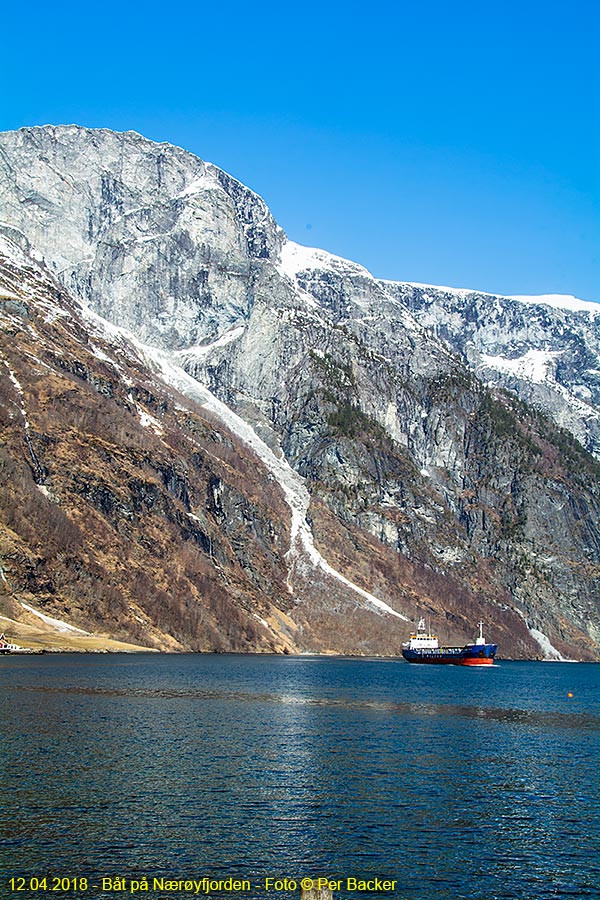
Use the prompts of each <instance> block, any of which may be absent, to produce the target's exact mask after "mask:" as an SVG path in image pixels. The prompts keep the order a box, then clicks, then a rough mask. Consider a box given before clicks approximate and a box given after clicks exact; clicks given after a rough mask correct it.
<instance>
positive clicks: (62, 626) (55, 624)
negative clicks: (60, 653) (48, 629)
mask: <svg viewBox="0 0 600 900" xmlns="http://www.w3.org/2000/svg"><path fill="white" fill-rule="evenodd" d="M21 606H22V607H23V609H26V610H28V611H29V612H30V613H33V615H34V616H37V617H38V619H41V620H42V622H45V623H46V625H51V626H52V628H55V629H56V630H57V631H61V632H67V631H68V632H71V633H75V634H90V633H91V632H89V631H84V630H83V628H76V627H75V625H69V624H68V623H67V622H63V621H62V620H61V619H53V618H52V616H47V615H46V614H45V613H41V612H40V611H39V610H37V609H34V608H33V606H30V605H29V604H28V603H24V602H23V601H22V600H21Z"/></svg>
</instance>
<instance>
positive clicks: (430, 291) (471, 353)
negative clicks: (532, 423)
mask: <svg viewBox="0 0 600 900" xmlns="http://www.w3.org/2000/svg"><path fill="white" fill-rule="evenodd" d="M386 287H387V289H388V290H389V291H390V292H392V293H393V294H394V296H396V297H397V298H398V299H399V300H400V301H401V302H402V303H404V304H405V305H406V306H407V307H408V308H409V309H410V310H411V312H412V313H413V314H414V315H415V316H416V318H417V319H418V320H419V322H420V323H421V324H423V325H425V326H426V327H427V328H429V329H431V330H432V332H433V333H434V334H436V335H437V336H439V337H440V338H442V339H443V340H444V341H445V342H447V343H448V344H449V345H450V346H451V347H452V348H453V349H455V350H456V352H457V353H459V354H460V356H461V358H462V359H463V360H464V361H465V362H466V363H467V364H468V365H469V366H470V367H471V368H472V369H473V370H474V371H475V372H476V373H477V375H478V376H479V377H480V378H481V379H482V380H483V381H484V382H486V383H488V384H493V385H497V386H501V387H505V388H508V389H509V390H511V391H513V392H514V393H516V394H517V396H519V397H521V399H523V400H525V401H526V402H527V403H530V404H531V405H533V406H534V407H535V408H537V409H541V410H543V411H544V412H545V413H546V414H547V415H548V416H549V417H550V418H552V419H553V420H554V421H555V422H556V423H557V424H558V425H561V426H563V427H564V428H567V429H568V430H569V431H570V432H571V433H572V434H573V435H574V436H575V437H576V438H577V439H578V440H579V441H580V442H581V443H582V444H583V446H584V447H586V448H587V449H588V450H589V451H590V452H591V453H593V454H594V455H595V456H597V457H598V456H600V368H599V360H600V305H599V304H596V303H586V302H584V301H581V300H577V299H576V298H575V297H561V296H552V295H551V296H546V297H544V296H541V297H498V296H493V295H490V294H482V293H478V292H477V291H466V290H453V289H450V288H435V287H429V286H424V285H405V284H389V283H386Z"/></svg>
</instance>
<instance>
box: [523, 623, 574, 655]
mask: <svg viewBox="0 0 600 900" xmlns="http://www.w3.org/2000/svg"><path fill="white" fill-rule="evenodd" d="M529 633H530V635H531V636H532V637H533V638H535V640H536V641H537V642H538V644H539V645H540V647H541V648H542V652H543V654H544V659H553V660H556V661H557V662H568V661H569V660H567V659H565V657H564V656H563V655H562V653H560V651H559V650H557V649H556V647H554V646H553V645H552V644H551V643H550V640H549V639H548V638H547V637H546V635H545V634H544V633H543V632H542V631H538V629H537V628H530V629H529Z"/></svg>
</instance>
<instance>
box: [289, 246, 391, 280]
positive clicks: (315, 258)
mask: <svg viewBox="0 0 600 900" xmlns="http://www.w3.org/2000/svg"><path fill="white" fill-rule="evenodd" d="M276 268H277V271H278V272H279V274H280V275H287V276H288V278H291V279H292V280H293V279H295V278H296V275H297V274H298V272H306V271H310V270H311V269H326V270H327V271H329V272H337V273H338V274H340V275H343V274H348V273H351V274H353V275H366V276H367V277H368V278H372V277H373V276H372V275H371V273H370V272H369V271H368V270H367V269H365V268H364V267H363V266H359V265H358V263H355V262H352V261H351V260H349V259H344V258H343V257H341V256H335V255H334V254H333V253H328V252H327V251H326V250H319V249H318V248H317V247H304V246H303V245H302V244H296V243H295V242H294V241H286V243H285V244H284V245H283V247H282V248H281V256H280V259H279V262H278V264H277V267H276Z"/></svg>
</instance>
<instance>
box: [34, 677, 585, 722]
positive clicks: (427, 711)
mask: <svg viewBox="0 0 600 900" xmlns="http://www.w3.org/2000/svg"><path fill="white" fill-rule="evenodd" d="M23 690H29V691H35V692H36V693H42V694H43V693H50V694H54V693H59V694H81V695H88V696H108V697H143V698H147V699H159V700H178V699H179V700H196V701H198V702H201V701H204V700H218V701H222V702H233V703H274V704H283V705H292V706H308V707H311V706H314V707H329V708H332V709H334V708H342V709H355V710H361V709H362V710H379V711H381V712H389V713H392V712H393V713H396V714H397V715H401V716H409V717H411V718H412V717H414V716H450V717H455V718H456V717H461V718H466V719H473V718H474V719H480V720H483V721H487V720H496V721H500V722H511V723H514V724H519V723H521V724H524V725H533V726H535V725H539V726H542V727H543V726H549V727H553V728H577V729H583V728H589V729H596V730H598V729H600V715H597V714H596V715H595V714H593V713H566V712H562V711H560V712H559V711H554V712H553V711H544V710H524V709H511V708H505V707H498V708H494V707H490V708H484V707H480V706H464V705H459V704H455V703H443V704H442V703H419V702H415V703H408V702H404V703H399V702H391V701H382V700H363V699H359V698H350V697H338V698H336V697H306V696H300V695H292V694H267V693H262V692H260V691H255V692H251V693H250V692H244V691H233V690H226V689H222V690H216V689H214V690H203V689H201V688H194V689H185V690H173V689H170V690H165V689H160V688H135V689H131V690H124V689H118V688H94V687H64V688H61V687H56V686H55V687H45V686H39V687H32V686H28V687H24V688H23ZM293 714H294V715H295V716H296V717H298V716H300V715H301V713H300V712H299V711H298V710H296V711H294V713H293Z"/></svg>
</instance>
